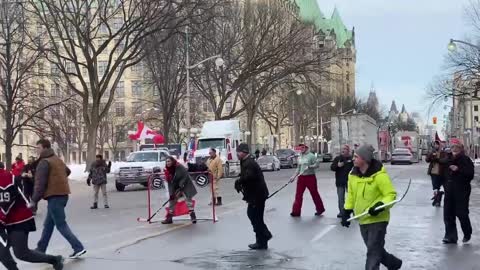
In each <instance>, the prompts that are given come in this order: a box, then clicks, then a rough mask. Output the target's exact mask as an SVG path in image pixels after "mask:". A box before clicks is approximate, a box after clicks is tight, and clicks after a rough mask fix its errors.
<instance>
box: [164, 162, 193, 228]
mask: <svg viewBox="0 0 480 270" xmlns="http://www.w3.org/2000/svg"><path fill="white" fill-rule="evenodd" d="M165 178H166V180H167V183H168V193H169V194H170V208H169V213H168V214H167V217H166V218H165V220H164V221H162V224H172V223H173V213H174V211H175V206H176V204H177V201H178V199H179V198H180V197H181V195H182V194H183V195H184V196H185V201H186V202H187V206H188V210H189V211H190V219H191V220H192V223H193V224H195V223H197V216H196V215H195V209H194V208H193V197H194V196H195V195H197V189H196V188H195V185H194V184H193V181H192V178H190V174H189V173H188V170H187V168H185V167H184V166H182V165H181V164H179V163H178V162H177V160H176V159H175V158H173V157H168V158H167V162H166V168H165Z"/></svg>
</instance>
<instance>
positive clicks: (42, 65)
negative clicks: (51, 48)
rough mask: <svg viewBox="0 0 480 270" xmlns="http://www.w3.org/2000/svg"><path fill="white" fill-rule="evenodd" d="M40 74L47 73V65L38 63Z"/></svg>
mask: <svg viewBox="0 0 480 270" xmlns="http://www.w3.org/2000/svg"><path fill="white" fill-rule="evenodd" d="M38 73H40V74H43V73H45V65H44V64H43V63H38Z"/></svg>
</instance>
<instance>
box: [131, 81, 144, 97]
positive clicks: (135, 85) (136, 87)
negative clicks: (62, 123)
mask: <svg viewBox="0 0 480 270" xmlns="http://www.w3.org/2000/svg"><path fill="white" fill-rule="evenodd" d="M142 94H143V89H142V82H141V81H132V95H133V96H134V97H141V96H142Z"/></svg>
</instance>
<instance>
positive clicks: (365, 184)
mask: <svg viewBox="0 0 480 270" xmlns="http://www.w3.org/2000/svg"><path fill="white" fill-rule="evenodd" d="M374 151H375V149H374V148H373V146H371V145H362V146H360V147H359V148H358V149H357V150H356V151H355V156H354V158H355V159H354V167H353V169H352V172H351V173H350V175H349V176H348V193H347V198H346V201H345V206H344V208H345V211H344V212H343V217H342V222H341V224H342V226H344V227H347V228H348V227H349V226H350V222H349V221H348V219H349V218H350V215H351V214H352V213H355V215H358V214H361V213H363V212H365V211H368V213H369V215H367V216H364V217H361V218H359V219H358V220H359V223H360V233H361V235H362V238H363V241H364V242H365V245H366V246H367V260H366V263H365V270H378V269H380V264H383V265H385V266H386V268H387V269H390V270H396V269H400V268H401V267H402V260H400V259H398V258H397V257H395V256H393V255H392V254H390V253H388V252H387V251H386V250H385V247H384V246H385V235H386V233H387V226H388V222H389V220H390V209H389V207H386V208H383V209H379V210H376V208H377V207H379V206H382V205H384V204H387V203H390V202H393V201H394V200H395V199H396V197H397V192H396V191H395V188H394V187H393V185H392V182H391V180H390V177H389V176H388V174H387V171H386V170H385V167H384V166H383V164H382V163H381V162H380V161H378V160H376V159H375V158H374Z"/></svg>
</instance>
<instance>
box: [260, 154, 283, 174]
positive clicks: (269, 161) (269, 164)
mask: <svg viewBox="0 0 480 270" xmlns="http://www.w3.org/2000/svg"><path fill="white" fill-rule="evenodd" d="M257 163H258V165H259V166H260V168H261V169H262V171H272V172H273V171H279V170H280V160H279V159H278V158H277V157H276V156H261V157H259V158H258V159H257Z"/></svg>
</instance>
